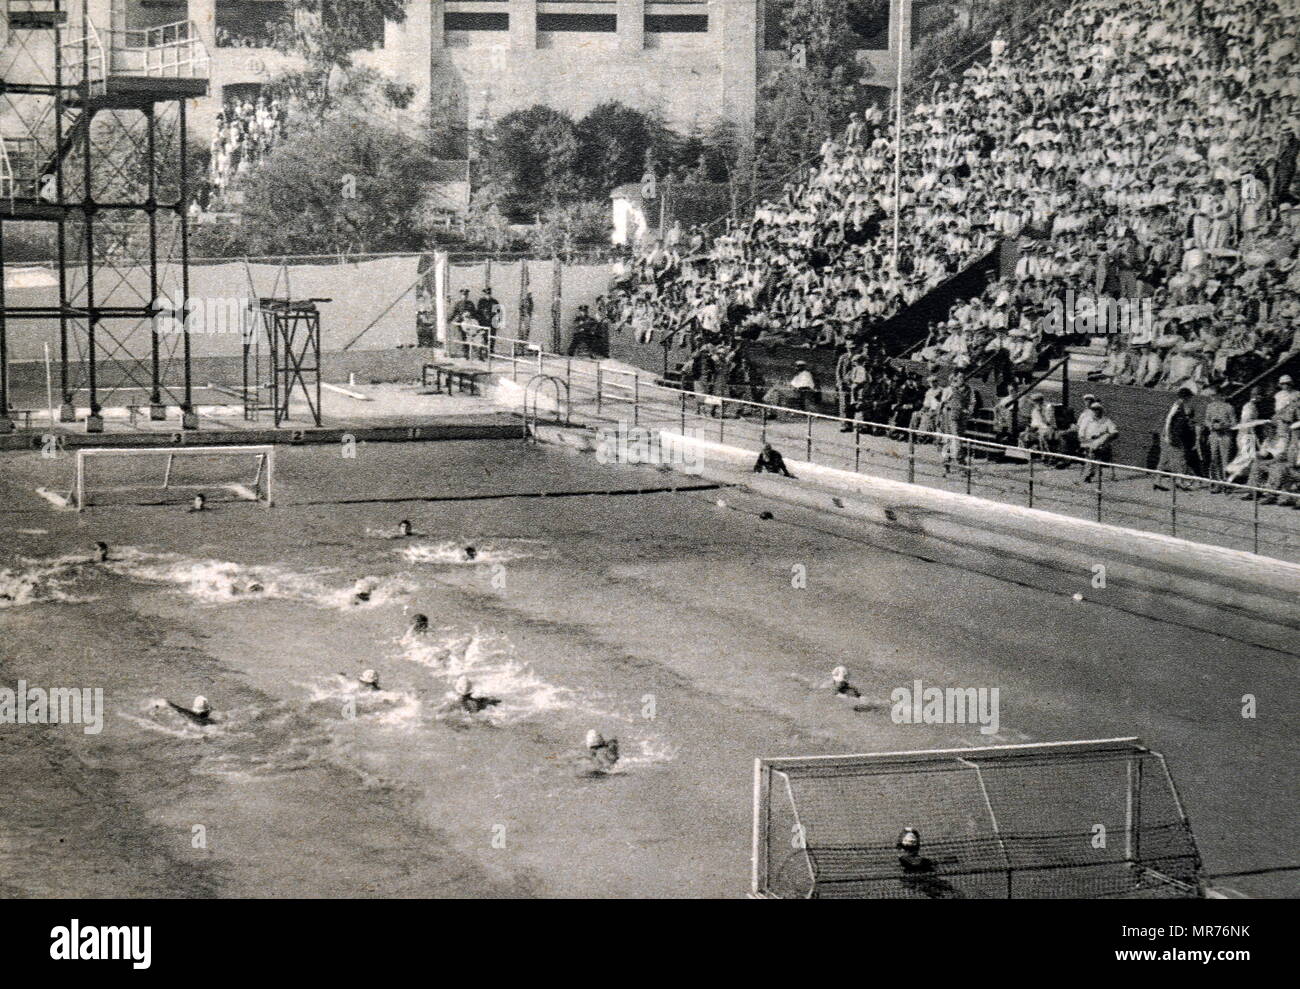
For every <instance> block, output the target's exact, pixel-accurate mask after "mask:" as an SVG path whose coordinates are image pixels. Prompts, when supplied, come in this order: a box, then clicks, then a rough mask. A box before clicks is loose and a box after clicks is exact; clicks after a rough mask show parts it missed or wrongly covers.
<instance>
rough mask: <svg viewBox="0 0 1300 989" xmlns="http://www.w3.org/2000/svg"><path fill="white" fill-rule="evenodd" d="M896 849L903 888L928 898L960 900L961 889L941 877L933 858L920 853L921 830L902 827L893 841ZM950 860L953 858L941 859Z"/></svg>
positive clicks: (943, 860)
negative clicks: (896, 839) (895, 840)
mask: <svg viewBox="0 0 1300 989" xmlns="http://www.w3.org/2000/svg"><path fill="white" fill-rule="evenodd" d="M895 847H896V848H897V849H898V867H899V869H900V870H901V871H902V884H903V888H904V889H906V890H907V891H908V892H910V893H914V894H917V895H919V896H924V897H925V898H926V899H929V900H960V899H962V894H961V891H960V890H958V889H957V888H956V887H954V886H953V885H952V884H951V883H949V882H948V881H947V880H946V879H943V878H941V877H940V876H939V875H937V873H938V871H939V870H938V869H936V867H935V866H936V863H935V861H934V860H933V859H930V858H927V857H926V856H924V855H922V854H921V832H920V831H918V830H917V829H916V828H914V827H912V826H911V825H910V824H909V825H908V826H907V827H905V828H903V832H902V834H900V835H899V836H898V841H897V842H896V843H895ZM940 861H941V862H952V861H956V860H955V859H941V860H940Z"/></svg>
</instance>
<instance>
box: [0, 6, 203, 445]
mask: <svg viewBox="0 0 1300 989" xmlns="http://www.w3.org/2000/svg"><path fill="white" fill-rule="evenodd" d="M88 6H89V5H88V3H87V2H86V0H81V3H80V4H76V3H66V2H64V0H10V3H9V4H8V7H9V10H8V22H7V29H8V43H7V44H6V45H5V47H4V50H3V53H0V127H2V128H3V133H0V137H2V138H3V140H0V275H3V276H5V277H4V279H3V282H7V281H8V280H9V279H8V275H9V270H10V268H11V267H12V261H10V260H9V259H8V257H7V256H6V252H5V250H4V238H5V232H6V231H5V228H6V226H7V225H9V224H12V223H23V224H40V225H49V226H52V227H53V229H54V240H55V250H56V257H55V258H54V259H53V260H54V263H55V265H56V267H57V269H58V270H57V278H58V297H57V302H51V303H46V304H42V305H15V304H11V298H10V293H8V292H6V290H5V288H4V286H3V282H0V432H8V431H11V430H12V429H13V417H12V410H13V408H14V402H13V397H14V396H13V394H12V392H11V389H10V373H9V372H10V353H11V351H12V349H13V348H12V347H11V346H10V343H11V341H10V339H9V332H10V328H11V326H12V325H13V324H15V323H21V321H33V323H32V325H34V326H35V328H36V333H37V334H43V333H48V332H51V331H52V330H53V327H54V326H55V325H56V324H57V327H58V349H59V372H58V384H57V387H58V391H59V395H60V412H59V418H60V420H61V421H63V422H74V421H77V420H78V418H79V414H80V412H79V410H81V409H84V421H85V425H86V430H87V432H101V431H102V430H103V417H102V411H103V409H104V408H106V407H137V406H144V405H146V404H147V405H148V407H149V413H150V418H152V419H154V420H161V419H165V418H166V415H167V410H168V408H169V407H178V408H179V409H180V412H181V421H182V426H183V428H185V429H197V428H198V416H197V413H196V411H195V407H194V403H193V383H192V376H191V348H190V321H189V320H188V319H186V318H184V317H185V314H187V313H188V311H189V307H190V297H189V230H188V223H187V212H186V211H187V207H188V205H189V199H190V175H189V156H188V150H187V136H188V121H187V115H186V102H187V100H190V99H193V98H196V97H200V96H204V95H206V94H207V91H208V78H207V77H208V54H207V51H206V49H205V47H204V45H203V43H202V41H201V40H200V39H199V35H198V30H197V29H196V28H195V26H194V25H193V24H192V23H191V22H189V21H181V22H178V23H175V24H168V25H164V26H160V27H152V28H146V29H140V30H131V29H127V28H125V27H122V28H111V29H109V30H108V33H107V37H105V35H104V34H101V32H100V31H99V30H98V29H97V28H96V26H95V25H94V24H93V23H92V22H91V20H90V17H89V12H88ZM69 8H78V9H69ZM173 315H174V317H175V318H173ZM15 339H16V338H15Z"/></svg>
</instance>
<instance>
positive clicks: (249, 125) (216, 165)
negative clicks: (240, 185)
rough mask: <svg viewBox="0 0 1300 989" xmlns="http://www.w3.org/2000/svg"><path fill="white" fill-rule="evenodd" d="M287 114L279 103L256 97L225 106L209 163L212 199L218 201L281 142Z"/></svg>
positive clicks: (219, 119) (218, 119) (214, 135)
mask: <svg viewBox="0 0 1300 989" xmlns="http://www.w3.org/2000/svg"><path fill="white" fill-rule="evenodd" d="M287 121H288V113H287V111H286V109H285V107H284V105H283V104H282V103H281V102H280V100H278V99H270V100H268V99H266V98H265V97H264V96H258V98H257V101H256V102H254V101H252V100H243V101H240V102H232V103H229V104H227V105H226V106H225V107H224V108H223V109H222V111H221V112H220V113H219V114H217V122H216V129H215V130H214V132H213V134H212V150H211V156H210V158H209V163H208V184H209V186H210V188H211V192H212V198H213V199H215V200H217V201H221V200H223V199H225V197H226V194H227V192H228V191H229V190H230V189H231V187H232V186H233V185H234V184H235V183H237V182H238V180H239V179H241V178H242V177H243V176H245V175H247V174H248V173H249V172H250V171H251V170H252V169H253V168H255V167H256V166H257V165H258V164H259V163H260V162H261V161H262V159H264V158H265V157H266V156H267V155H269V154H270V153H271V152H272V151H273V150H274V149H275V146H276V144H277V143H279V141H280V140H281V139H283V137H284V134H285V127H286V123H287Z"/></svg>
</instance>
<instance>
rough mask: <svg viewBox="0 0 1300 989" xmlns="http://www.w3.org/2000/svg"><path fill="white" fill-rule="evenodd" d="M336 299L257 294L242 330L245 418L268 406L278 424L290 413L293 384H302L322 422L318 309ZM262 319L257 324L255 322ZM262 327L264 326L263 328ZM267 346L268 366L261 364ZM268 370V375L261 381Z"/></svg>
mask: <svg viewBox="0 0 1300 989" xmlns="http://www.w3.org/2000/svg"><path fill="white" fill-rule="evenodd" d="M331 301H333V300H332V299H275V298H263V299H259V300H258V303H257V305H256V306H254V307H252V308H251V311H250V314H249V315H250V317H251V319H252V325H251V326H249V327H248V328H247V331H246V332H245V335H244V388H243V395H244V418H245V419H247V420H250V421H256V420H257V419H258V418H259V417H260V415H261V413H263V412H270V413H271V415H272V417H273V419H274V421H275V425H276V428H277V429H278V428H279V427H280V425H281V424H282V423H283V422H284V421H285V420H286V419H288V418H289V402H290V400H291V399H292V397H293V390H294V388H295V386H297V387H299V388H301V391H302V395H303V397H304V399H305V400H306V403H307V414H308V416H310V417H311V420H312V422H313V423H314V424H315V425H317V426H319V425H321V381H320V368H321V362H320V309H319V308H318V307H317V303H319V302H331ZM259 322H260V323H261V326H260V327H259V326H258V325H257V324H258V323H259ZM259 329H260V331H261V332H259ZM263 345H265V347H266V359H267V361H268V366H267V367H265V368H264V367H263V366H262V359H263V351H262V347H263ZM264 372H270V380H269V381H268V382H266V383H263V381H262V375H263V373H264Z"/></svg>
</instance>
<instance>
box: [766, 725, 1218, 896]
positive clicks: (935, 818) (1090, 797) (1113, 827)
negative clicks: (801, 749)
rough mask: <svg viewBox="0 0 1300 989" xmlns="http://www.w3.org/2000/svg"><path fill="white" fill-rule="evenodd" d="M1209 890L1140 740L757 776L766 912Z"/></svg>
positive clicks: (957, 753) (1159, 762)
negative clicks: (788, 902)
mask: <svg viewBox="0 0 1300 989" xmlns="http://www.w3.org/2000/svg"><path fill="white" fill-rule="evenodd" d="M907 828H912V829H915V831H916V832H917V833H918V835H919V841H920V847H919V849H918V850H917V851H916V852H914V853H908V852H905V851H904V850H901V849H900V848H899V842H900V836H901V835H902V833H903V831H904V829H907ZM1200 875H1201V859H1200V855H1199V853H1198V851H1197V848H1196V842H1195V840H1194V838H1193V836H1192V831H1191V827H1190V825H1189V823H1188V821H1187V817H1186V815H1185V814H1184V812H1183V807H1182V802H1181V800H1180V798H1179V795H1178V790H1177V788H1176V787H1175V785H1174V781H1173V778H1172V776H1171V775H1170V774H1169V770H1168V767H1167V766H1166V764H1165V759H1164V757H1163V756H1162V755H1160V754H1159V753H1157V752H1152V751H1151V750H1150V749H1147V748H1146V747H1145V746H1144V745H1143V744H1142V742H1141V740H1140V739H1137V738H1121V739H1106V740H1101V741H1088V742H1056V743H1047V744H1040V745H1008V746H996V747H990V748H974V749H939V750H934V751H928V752H926V751H923V752H886V753H876V754H869V755H850V756H820V757H819V756H814V757H809V758H787V759H759V760H757V762H756V765H755V774H754V858H753V890H752V892H753V895H755V896H759V897H770V898H814V897H815V898H832V899H833V898H850V899H856V898H861V899H880V898H904V899H948V898H1000V899H1002V898H1010V899H1052V898H1097V897H1157V898H1166V897H1175V898H1176V897H1195V896H1200V895H1202V888H1201V882H1200Z"/></svg>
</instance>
